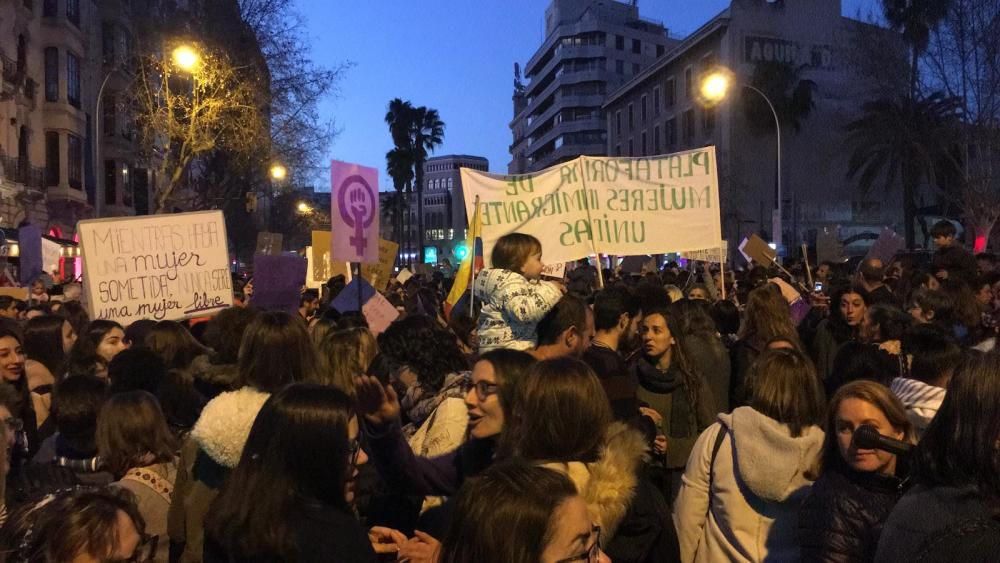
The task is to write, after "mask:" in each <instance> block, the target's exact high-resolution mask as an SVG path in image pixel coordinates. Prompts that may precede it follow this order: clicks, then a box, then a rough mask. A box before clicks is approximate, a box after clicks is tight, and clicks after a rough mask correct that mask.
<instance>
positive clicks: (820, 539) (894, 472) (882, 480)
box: [799, 380, 913, 562]
mask: <svg viewBox="0 0 1000 563" xmlns="http://www.w3.org/2000/svg"><path fill="white" fill-rule="evenodd" d="M862 424H868V425H871V426H874V427H875V429H876V430H877V431H878V432H879V434H882V435H885V436H887V437H889V438H892V439H894V440H899V441H905V442H909V441H912V439H913V425H912V424H911V423H910V420H909V419H908V418H907V416H906V410H905V409H904V408H903V405H902V404H901V403H900V402H899V399H897V398H896V397H895V396H894V395H893V394H892V392H891V391H890V390H889V389H888V388H887V387H885V386H884V385H881V384H879V383H876V382H874V381H864V380H861V381H853V382H851V383H847V384H846V385H844V386H843V387H841V388H840V389H839V390H838V391H837V393H836V394H835V395H834V396H833V399H831V400H830V408H829V412H828V415H827V425H826V442H825V444H824V446H823V457H822V459H821V462H820V463H819V464H818V467H819V470H818V471H815V473H818V475H819V479H817V480H816V483H815V484H814V485H813V487H812V489H811V490H810V491H809V496H807V497H806V499H805V502H803V504H802V508H801V511H800V513H799V539H800V541H801V543H802V561H819V562H827V561H872V560H874V557H875V548H876V546H877V545H878V539H879V534H880V533H881V531H882V526H883V525H884V524H885V521H886V519H887V518H888V517H889V512H891V511H892V507H893V506H895V504H896V501H898V500H899V497H900V496H902V494H903V485H904V483H905V479H906V469H905V467H903V463H902V462H901V460H900V459H899V457H898V456H896V455H895V454H892V453H890V452H885V451H881V450H866V449H861V448H858V447H857V446H856V445H855V443H854V432H855V431H856V430H857V429H858V427H859V426H861V425H862Z"/></svg>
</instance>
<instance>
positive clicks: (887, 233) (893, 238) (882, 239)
mask: <svg viewBox="0 0 1000 563" xmlns="http://www.w3.org/2000/svg"><path fill="white" fill-rule="evenodd" d="M904 248H906V239H904V238H903V237H901V236H899V234H897V233H896V231H894V230H892V229H890V228H888V227H885V228H883V229H882V232H881V233H880V234H879V236H878V240H876V241H875V244H873V245H872V247H871V248H870V249H869V250H868V254H867V255H866V256H865V260H871V259H878V260H881V261H882V264H883V265H884V266H888V265H889V262H890V261H891V260H892V258H893V256H895V255H896V254H897V253H898V252H899V251H900V250H903V249H904Z"/></svg>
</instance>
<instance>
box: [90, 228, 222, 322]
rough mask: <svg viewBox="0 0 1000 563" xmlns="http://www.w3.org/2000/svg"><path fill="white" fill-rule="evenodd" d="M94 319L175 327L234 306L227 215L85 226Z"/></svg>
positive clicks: (92, 316) (92, 315)
mask: <svg viewBox="0 0 1000 563" xmlns="http://www.w3.org/2000/svg"><path fill="white" fill-rule="evenodd" d="M77 232H78V233H79V234H80V248H81V252H82V255H83V268H84V269H83V280H84V283H83V286H84V288H85V290H86V294H87V303H88V309H89V311H90V317H91V318H92V319H111V320H115V321H118V322H119V323H122V324H123V325H127V324H129V323H131V322H133V321H137V320H139V319H154V320H177V319H185V318H190V317H201V316H205V315H209V314H212V313H216V312H218V311H220V310H222V309H225V308H226V307H229V306H230V305H232V302H233V287H232V277H231V274H230V272H229V250H228V246H227V243H226V222H225V219H224V218H223V216H222V211H200V212H194V213H174V214H171V215H151V216H144V217H128V218H124V217H114V218H108V219H91V220H88V221H80V223H79V224H78V225H77Z"/></svg>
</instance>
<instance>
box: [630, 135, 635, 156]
mask: <svg viewBox="0 0 1000 563" xmlns="http://www.w3.org/2000/svg"><path fill="white" fill-rule="evenodd" d="M628 156H635V145H634V144H632V139H629V140H628Z"/></svg>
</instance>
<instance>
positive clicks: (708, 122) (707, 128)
mask: <svg viewBox="0 0 1000 563" xmlns="http://www.w3.org/2000/svg"><path fill="white" fill-rule="evenodd" d="M701 129H702V131H703V132H704V133H705V134H706V135H707V134H709V133H711V132H712V131H713V130H714V129H715V108H705V109H704V110H702V114H701Z"/></svg>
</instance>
